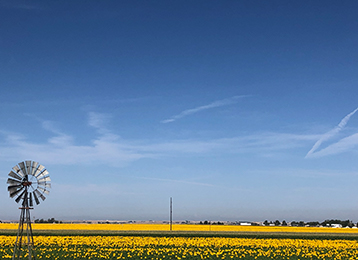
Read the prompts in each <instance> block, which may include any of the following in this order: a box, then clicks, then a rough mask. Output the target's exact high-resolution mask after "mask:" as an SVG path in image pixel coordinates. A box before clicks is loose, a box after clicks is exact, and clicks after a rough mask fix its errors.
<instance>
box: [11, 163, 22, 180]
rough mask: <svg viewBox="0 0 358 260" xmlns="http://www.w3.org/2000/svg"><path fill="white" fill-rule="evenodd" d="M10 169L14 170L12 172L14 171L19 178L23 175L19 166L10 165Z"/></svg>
mask: <svg viewBox="0 0 358 260" xmlns="http://www.w3.org/2000/svg"><path fill="white" fill-rule="evenodd" d="M12 169H13V170H14V172H16V173H17V174H18V175H19V176H20V177H21V178H23V177H24V175H23V174H22V172H21V170H20V168H19V166H17V165H15V166H14V167H12Z"/></svg>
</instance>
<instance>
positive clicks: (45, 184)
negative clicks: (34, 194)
mask: <svg viewBox="0 0 358 260" xmlns="http://www.w3.org/2000/svg"><path fill="white" fill-rule="evenodd" d="M37 184H38V185H41V186H44V187H45V188H51V183H49V182H45V181H44V182H42V181H41V182H40V181H39V182H38V183H37Z"/></svg>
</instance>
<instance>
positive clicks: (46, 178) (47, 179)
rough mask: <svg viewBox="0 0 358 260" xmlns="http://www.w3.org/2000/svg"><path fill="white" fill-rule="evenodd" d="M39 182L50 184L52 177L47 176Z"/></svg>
mask: <svg viewBox="0 0 358 260" xmlns="http://www.w3.org/2000/svg"><path fill="white" fill-rule="evenodd" d="M39 181H41V182H44V181H45V182H50V181H51V178H50V176H48V175H47V176H45V177H43V178H41V179H39Z"/></svg>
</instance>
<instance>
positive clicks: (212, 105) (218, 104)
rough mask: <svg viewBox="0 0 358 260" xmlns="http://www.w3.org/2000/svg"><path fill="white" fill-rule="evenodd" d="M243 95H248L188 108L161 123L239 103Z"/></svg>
mask: <svg viewBox="0 0 358 260" xmlns="http://www.w3.org/2000/svg"><path fill="white" fill-rule="evenodd" d="M243 97H247V95H241V96H233V97H231V98H226V99H221V100H217V101H214V102H212V103H210V104H208V105H204V106H199V107H196V108H191V109H187V110H184V111H182V112H180V113H179V114H177V115H174V116H172V117H171V118H169V119H166V120H162V121H161V123H164V124H166V123H171V122H174V121H176V120H177V119H180V118H183V117H186V116H189V115H192V114H195V113H198V112H201V111H204V110H207V109H211V108H216V107H222V106H228V105H232V104H235V103H237V102H238V100H239V99H241V98H243Z"/></svg>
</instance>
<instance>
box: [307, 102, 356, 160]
mask: <svg viewBox="0 0 358 260" xmlns="http://www.w3.org/2000/svg"><path fill="white" fill-rule="evenodd" d="M357 111H358V108H356V109H355V110H354V111H353V112H351V113H349V114H348V115H346V116H345V117H344V118H343V119H342V120H341V122H339V124H338V125H337V126H336V127H335V128H333V129H332V130H330V131H328V132H327V133H325V134H324V135H322V137H321V138H320V139H319V140H318V141H317V142H316V143H315V144H314V145H313V147H312V148H311V150H309V152H308V153H307V154H306V157H305V158H308V157H309V156H310V155H311V154H313V153H314V152H315V151H316V150H317V149H318V148H319V147H320V146H321V144H322V143H323V142H325V141H327V140H328V139H331V138H332V137H333V136H335V135H336V134H338V133H339V132H340V131H341V130H342V129H343V128H344V127H345V126H346V124H347V123H348V121H349V119H350V118H351V116H353V115H354V114H355V113H356V112H357Z"/></svg>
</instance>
